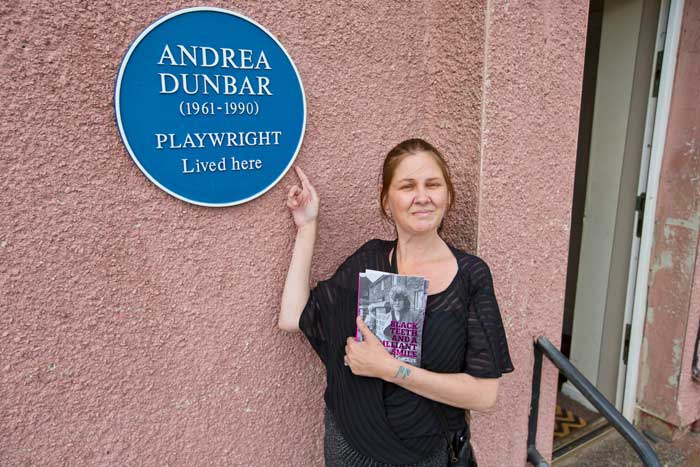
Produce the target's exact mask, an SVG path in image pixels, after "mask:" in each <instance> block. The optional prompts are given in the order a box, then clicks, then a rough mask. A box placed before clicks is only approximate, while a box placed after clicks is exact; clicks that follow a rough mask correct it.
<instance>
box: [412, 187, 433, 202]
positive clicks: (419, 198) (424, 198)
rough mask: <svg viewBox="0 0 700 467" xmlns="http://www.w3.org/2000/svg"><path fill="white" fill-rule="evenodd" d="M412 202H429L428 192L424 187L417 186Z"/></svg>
mask: <svg viewBox="0 0 700 467" xmlns="http://www.w3.org/2000/svg"><path fill="white" fill-rule="evenodd" d="M414 202H416V203H429V202H430V197H429V196H428V192H427V190H426V189H425V188H424V187H418V190H417V192H416V197H415V199H414Z"/></svg>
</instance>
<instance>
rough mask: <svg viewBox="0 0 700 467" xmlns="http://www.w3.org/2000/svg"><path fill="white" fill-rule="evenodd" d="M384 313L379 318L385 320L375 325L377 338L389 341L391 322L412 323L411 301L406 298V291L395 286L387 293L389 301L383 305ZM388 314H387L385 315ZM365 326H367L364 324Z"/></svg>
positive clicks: (401, 287)
mask: <svg viewBox="0 0 700 467" xmlns="http://www.w3.org/2000/svg"><path fill="white" fill-rule="evenodd" d="M383 308H384V309H383V311H385V312H384V313H380V314H379V315H378V317H377V321H379V316H382V317H384V318H385V319H384V320H383V321H381V322H378V323H377V324H376V328H375V329H377V337H378V338H379V339H380V340H386V341H391V340H392V339H391V322H392V321H412V320H413V318H412V316H411V301H410V299H409V298H408V290H406V288H405V287H403V286H400V285H395V286H393V287H392V288H391V290H390V291H389V301H387V302H384V304H383ZM387 312H388V313H387ZM365 324H367V323H366V322H365Z"/></svg>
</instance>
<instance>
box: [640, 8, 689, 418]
mask: <svg viewBox="0 0 700 467" xmlns="http://www.w3.org/2000/svg"><path fill="white" fill-rule="evenodd" d="M699 74H700V2H699V1H697V0H694V1H693V0H689V1H686V2H685V7H684V13H683V22H682V29H681V36H680V43H679V51H678V62H677V65H676V76H675V82H674V86H673V95H672V99H671V111H670V115H669V123H668V131H667V135H666V146H665V148H664V156H663V157H664V160H663V165H662V169H661V177H660V181H659V195H658V199H657V206H656V225H657V228H656V232H655V237H654V247H653V250H652V257H651V272H650V276H649V298H648V312H647V320H646V324H645V329H644V350H643V354H642V362H641V363H642V365H641V374H640V380H639V395H638V401H639V406H640V408H641V409H642V410H643V411H644V412H646V413H649V414H652V415H654V416H656V417H659V418H661V419H663V420H665V421H666V422H669V423H671V424H673V425H675V426H680V427H682V426H687V425H688V424H690V423H692V422H693V421H695V420H697V419H699V418H700V384H698V383H695V382H693V381H692V380H691V368H692V359H693V350H694V345H695V337H696V335H697V329H698V320H699V319H700V291H699V289H700V279H699V278H700V260H699V259H698V238H699V233H700V148H699V147H698V144H699V142H700V141H699V140H700V134H699V133H698V127H699V126H700V83H699V82H698V79H697V77H698V75H699Z"/></svg>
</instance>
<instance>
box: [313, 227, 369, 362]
mask: <svg viewBox="0 0 700 467" xmlns="http://www.w3.org/2000/svg"><path fill="white" fill-rule="evenodd" d="M378 254H379V252H378V242H377V241H376V240H371V241H369V242H367V243H365V244H364V245H363V246H361V247H360V248H359V249H358V250H357V251H356V252H355V253H353V254H352V255H351V256H350V257H348V258H347V259H346V260H345V261H343V263H342V264H341V265H340V266H338V269H337V270H336V271H335V273H334V274H333V276H331V277H330V278H329V279H328V280H325V281H321V282H319V283H318V284H317V285H316V287H314V288H313V289H312V290H311V293H310V294H309V300H308V302H307V303H306V306H305V307H304V310H303V311H302V313H301V316H300V317H299V329H300V330H301V331H302V332H303V333H304V335H305V336H306V338H307V339H308V340H309V343H310V344H311V347H313V349H314V350H315V351H316V353H317V354H318V356H319V357H320V358H321V361H323V363H324V364H327V362H328V358H329V355H330V354H332V353H333V350H332V349H331V346H332V343H334V344H333V345H335V347H337V346H338V345H341V344H343V342H344V338H345V337H347V336H348V335H351V334H353V333H354V325H355V324H354V323H355V321H354V315H355V312H356V306H357V301H356V300H357V281H358V273H359V272H360V271H361V270H364V268H365V267H366V266H367V265H368V264H370V265H371V264H372V261H371V259H372V258H375V257H376V256H377V255H378ZM349 310H350V311H349ZM348 313H350V314H351V315H352V317H351V319H350V321H349V323H348V322H347V316H345V315H347V314H348ZM343 318H345V319H343ZM343 323H345V326H343ZM350 327H352V329H350ZM335 347H333V348H335Z"/></svg>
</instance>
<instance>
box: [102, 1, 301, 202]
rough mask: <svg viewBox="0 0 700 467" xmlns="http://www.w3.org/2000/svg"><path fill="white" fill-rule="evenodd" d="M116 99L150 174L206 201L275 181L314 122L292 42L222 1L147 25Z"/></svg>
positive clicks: (247, 193)
mask: <svg viewBox="0 0 700 467" xmlns="http://www.w3.org/2000/svg"><path fill="white" fill-rule="evenodd" d="M114 105H115V114H116V119H117V125H118V127H119V132H120V134H121V137H122V140H123V141H124V145H125V146H126V148H127V150H128V151H129V154H131V157H132V159H133V160H134V162H136V165H137V166H138V167H139V168H140V169H141V171H143V173H144V174H145V175H146V177H148V178H149V179H150V180H151V181H152V182H153V183H155V184H156V185H157V186H159V187H160V188H162V189H163V190H165V191H166V192H168V193H170V194H171V195H173V196H175V197H176V198H179V199H181V200H183V201H187V202H189V203H193V204H198V205H202V206H231V205H234V204H240V203H244V202H246V201H249V200H251V199H254V198H256V197H258V196H260V195H262V194H263V193H265V192H266V191H267V190H269V189H270V188H272V187H273V186H274V185H275V184H276V183H277V182H278V181H279V180H280V179H281V178H282V176H284V174H285V173H286V172H287V170H288V169H289V168H290V167H291V165H292V162H293V161H294V159H295V158H296V155H297V153H298V152H299V148H300V147H301V142H302V138H303V136H304V129H305V126H306V100H305V97H304V89H303V87H302V84H301V79H300V78H299V73H298V72H297V69H296V67H295V66H294V63H293V62H292V59H291V58H290V57H289V55H288V54H287V52H286V51H285V50H284V47H282V45H281V44H280V43H279V42H278V41H277V39H276V38H275V37H274V36H272V34H270V33H269V32H268V31H267V30H265V28H263V27H262V26H260V25H259V24H257V23H256V22H254V21H252V20H250V19H248V18H246V17H244V16H242V15H239V14H237V13H233V12H230V11H227V10H222V9H219V8H188V9H184V10H180V11H176V12H174V13H172V14H170V15H167V16H165V17H163V18H161V19H160V20H158V21H156V22H155V23H153V24H152V25H150V26H149V27H148V28H147V29H146V30H145V31H144V32H143V33H141V35H140V36H139V37H138V38H137V39H136V41H135V42H134V43H133V44H132V45H131V47H130V48H129V51H128V52H127V53H126V56H125V57H124V60H123V62H122V64H121V67H120V69H119V75H118V77H117V83H116V89H115V97H114Z"/></svg>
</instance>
